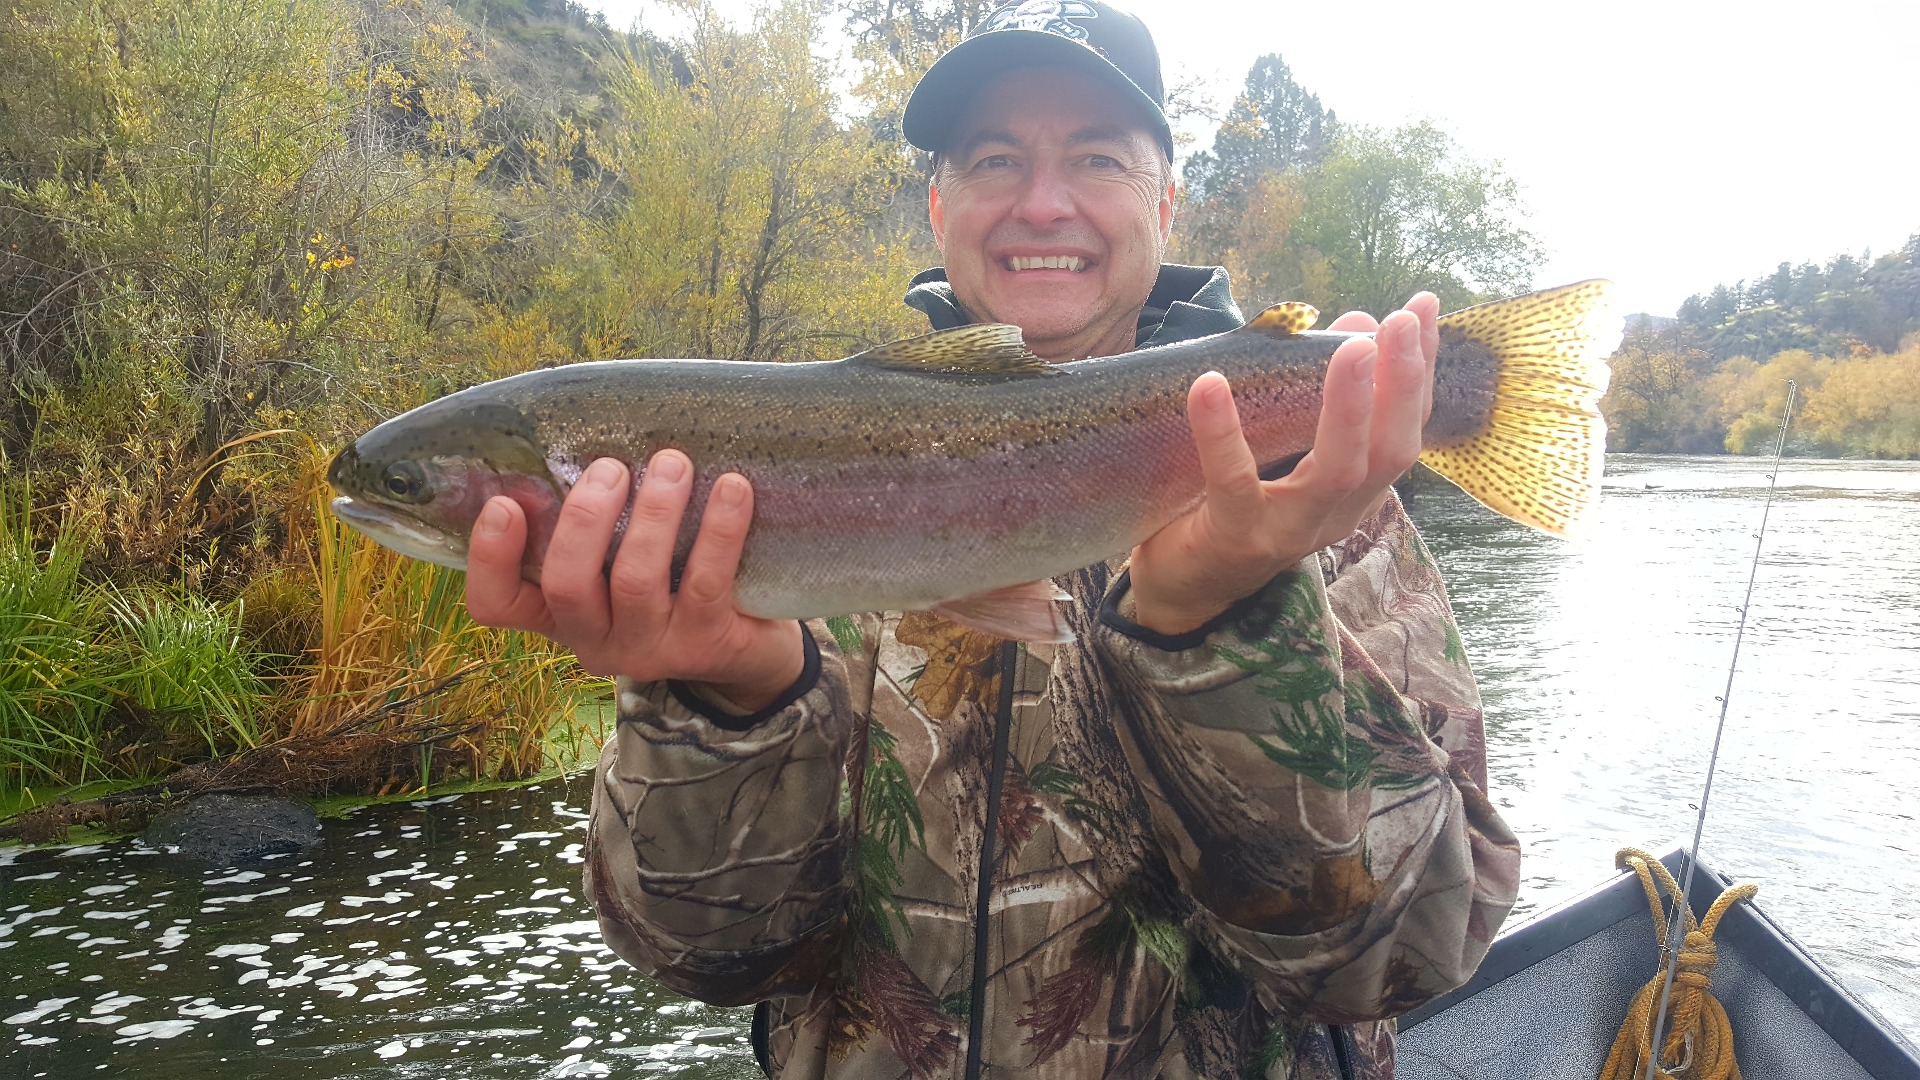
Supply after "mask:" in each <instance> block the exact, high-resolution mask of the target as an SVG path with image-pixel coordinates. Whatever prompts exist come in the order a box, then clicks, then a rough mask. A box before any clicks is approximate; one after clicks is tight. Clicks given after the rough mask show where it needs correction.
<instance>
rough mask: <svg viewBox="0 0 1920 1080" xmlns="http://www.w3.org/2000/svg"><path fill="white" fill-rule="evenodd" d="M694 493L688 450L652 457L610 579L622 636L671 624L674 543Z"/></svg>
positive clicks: (643, 635) (638, 635) (646, 634)
mask: <svg viewBox="0 0 1920 1080" xmlns="http://www.w3.org/2000/svg"><path fill="white" fill-rule="evenodd" d="M692 493H693V465H692V463H691V462H689V461H688V460H687V457H686V455H684V454H682V453H680V451H678V450H662V451H660V452H659V453H657V454H655V455H654V456H653V460H652V461H650V462H648V463H647V468H646V472H645V473H643V474H642V475H641V478H640V491H639V493H638V494H636V495H635V496H634V499H633V513H632V514H631V515H630V516H629V517H628V519H627V532H626V535H625V536H624V537H622V538H621V540H620V551H619V554H617V555H616V556H615V557H614V560H613V572H612V574H611V576H610V577H609V579H608V582H607V585H608V590H609V591H610V592H611V593H612V603H613V609H612V610H613V619H614V622H615V623H616V625H617V626H618V629H619V632H620V634H621V635H622V636H623V637H628V638H634V639H644V638H647V637H649V636H651V634H652V633H654V632H656V631H658V630H659V629H660V628H661V627H663V626H665V625H666V622H667V618H668V616H669V613H670V612H671V609H672V604H673V549H674V545H675V543H676V542H677V541H678V540H679V538H680V519H681V517H682V516H683V515H685V514H686V511H687V499H688V498H689V497H690V496H691V495H692Z"/></svg>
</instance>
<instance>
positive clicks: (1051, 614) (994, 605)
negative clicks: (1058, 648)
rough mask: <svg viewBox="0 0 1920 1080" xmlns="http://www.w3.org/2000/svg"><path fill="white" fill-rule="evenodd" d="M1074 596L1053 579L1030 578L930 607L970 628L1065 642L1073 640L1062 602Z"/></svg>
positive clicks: (1015, 637)
mask: <svg viewBox="0 0 1920 1080" xmlns="http://www.w3.org/2000/svg"><path fill="white" fill-rule="evenodd" d="M1071 599H1073V598H1072V597H1071V596H1069V595H1067V593H1066V592H1064V591H1062V590H1061V588H1060V587H1059V586H1058V585H1055V584H1054V583H1053V582H1051V581H1029V582H1026V583H1024V584H1020V585H1009V586H1007V587H1006V588H1004V589H995V590H993V591H992V592H983V593H975V594H974V595H972V596H962V597H959V598H958V599H954V600H943V601H941V602H940V603H938V604H935V605H934V606H933V607H932V609H931V610H932V611H933V613H934V614H935V615H938V616H940V617H942V618H945V619H952V620H953V621H954V622H957V623H959V624H960V625H961V626H964V627H967V628H968V629H971V630H979V631H981V632H982V633H987V634H992V635H994V636H995V637H1003V638H1009V639H1011V640H1013V641H1034V642H1048V643H1053V644H1064V643H1065V642H1069V641H1072V640H1073V629H1072V628H1071V627H1069V626H1068V625H1067V620H1066V616H1065V615H1063V614H1062V613H1061V611H1060V607H1059V603H1060V601H1062V600H1071Z"/></svg>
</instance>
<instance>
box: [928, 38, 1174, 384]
mask: <svg viewBox="0 0 1920 1080" xmlns="http://www.w3.org/2000/svg"><path fill="white" fill-rule="evenodd" d="M1147 124H1148V121H1147V118H1146V117H1144V116H1142V115H1140V113H1139V111H1138V110H1137V109H1135V108H1134V107H1133V106H1132V105H1130V104H1128V103H1126V102H1125V101H1121V100H1116V99H1115V96H1114V95H1113V94H1112V92H1111V91H1108V90H1106V89H1105V88H1103V87H1102V86H1101V85H1100V84H1099V83H1097V82H1095V81H1094V80H1092V79H1090V78H1088V77H1087V76H1084V75H1081V74H1079V73H1077V72H1069V71H1058V70H1054V69H1048V68H1029V69H1023V70H1019V71H1013V72H1009V73H1007V74H1006V75H1003V76H1001V77H1000V78H999V79H997V80H995V81H994V82H993V83H992V84H991V85H989V86H987V87H986V88H985V89H983V90H981V92H980V93H979V95H978V96H977V97H976V98H975V99H974V101H973V104H972V107H971V108H970V109H969V110H968V112H967V114H966V116H965V118H964V119H962V121H961V122H960V124H959V125H958V126H957V127H956V128H955V129H954V132H955V137H954V139H953V141H952V143H951V144H950V146H949V147H948V149H947V152H946V153H945V154H944V155H942V160H941V167H940V171H939V172H938V174H936V176H935V177H934V185H933V191H932V199H931V206H930V213H931V217H932V220H933V232H934V236H935V237H936V238H937V239H938V240H939V242H940V249H941V252H942V254H943V255H944V256H945V261H946V267H947V279H948V280H949V281H950V282H951V283H952V284H953V291H954V294H955V296H957V297H958V298H959V300H960V303H961V304H962V305H963V306H964V307H965V308H966V309H967V313H968V314H969V315H971V316H972V317H973V318H974V319H976V320H978V321H981V322H1001V323H1012V324H1013V325H1015V326H1018V327H1020V328H1021V329H1022V330H1023V331H1025V333H1026V338H1027V344H1028V345H1029V346H1030V347H1031V348H1032V349H1033V350H1034V352H1036V353H1038V354H1040V355H1041V356H1043V357H1046V358H1047V359H1049V360H1072V359H1077V358H1079V357H1083V356H1099V355H1109V354H1112V353H1116V352H1124V351H1126V350H1128V349H1131V348H1133V344H1134V326H1135V323H1136V322H1137V321H1138V319H1139V316H1140V309H1141V307H1142V305H1144V304H1145V303H1146V299H1147V294H1148V293H1149V292H1151V291H1152V289H1153V282H1154V278H1155V277H1156V276H1157V275H1158V274H1159V271H1160V260H1161V256H1162V255H1163V254H1164V252H1165V251H1166V245H1167V234H1168V230H1169V229H1170V228H1171V227H1172V224H1173V185H1172V184H1171V183H1170V182H1169V181H1168V179H1167V172H1166V166H1165V164H1164V158H1163V156H1162V154H1161V151H1160V145H1159V142H1158V141H1157V140H1156V139H1155V138H1154V135H1153V132H1152V129H1151V128H1149V127H1148V126H1147Z"/></svg>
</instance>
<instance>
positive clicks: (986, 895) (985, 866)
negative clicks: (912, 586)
mask: <svg viewBox="0 0 1920 1080" xmlns="http://www.w3.org/2000/svg"><path fill="white" fill-rule="evenodd" d="M1019 663H1020V644H1019V642H1015V641H1007V642H1002V643H1001V645H1000V701H999V704H998V706H997V707H996V708H995V709H994V711H993V760H992V763H991V764H990V765H989V766H988V767H987V820H986V823H985V827H984V829H983V830H982V835H981V837H980V871H979V873H978V874H977V875H975V876H976V877H977V878H978V879H979V884H978V887H977V888H976V889H975V890H974V894H973V980H972V983H971V985H970V986H969V988H968V991H967V1071H966V1080H980V1074H981V1070H982V1069H983V1068H984V1067H985V1066H984V1064H983V1063H982V1061H981V1054H982V1053H983V1051H984V1047H982V1045H981V1042H982V1039H983V1037H984V1036H983V1033H984V1031H985V1029H986V1013H987V1010H986V1002H987V952H988V946H989V945H991V944H992V942H991V941H990V939H989V938H988V937H987V914H988V910H989V908H990V906H991V904H992V901H993V865H994V861H995V859H996V858H997V854H998V853H997V852H996V850H995V849H996V848H997V847H998V846H999V845H998V844H997V843H996V841H997V840H998V839H999V835H1000V791H1001V788H1002V786H1003V784H1004V783H1005V780H1006V775H1007V744H1008V742H1009V741H1010V740H1011V738H1012V730H1013V682H1014V676H1015V674H1016V668H1017V667H1018V665H1019Z"/></svg>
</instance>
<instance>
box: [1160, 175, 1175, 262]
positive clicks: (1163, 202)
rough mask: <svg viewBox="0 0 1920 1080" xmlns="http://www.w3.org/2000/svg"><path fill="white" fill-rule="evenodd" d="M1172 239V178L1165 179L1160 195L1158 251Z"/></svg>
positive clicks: (1165, 246) (1163, 249)
mask: <svg viewBox="0 0 1920 1080" xmlns="http://www.w3.org/2000/svg"><path fill="white" fill-rule="evenodd" d="M1172 239H1173V177H1171V176H1169V177H1167V187H1166V190H1164V191H1162V192H1161V193H1160V250H1162V251H1165V250H1166V249H1167V244H1168V243H1169V242H1171V241H1172Z"/></svg>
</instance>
